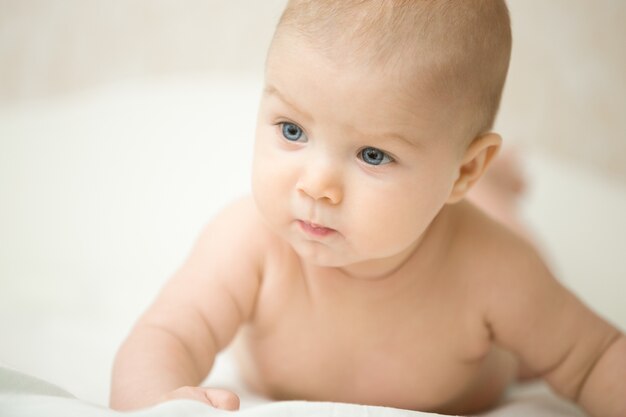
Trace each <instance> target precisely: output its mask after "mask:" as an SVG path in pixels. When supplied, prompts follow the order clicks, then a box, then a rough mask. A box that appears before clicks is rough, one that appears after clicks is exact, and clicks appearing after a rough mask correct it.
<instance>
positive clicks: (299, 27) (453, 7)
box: [275, 0, 511, 139]
mask: <svg viewBox="0 0 626 417" xmlns="http://www.w3.org/2000/svg"><path fill="white" fill-rule="evenodd" d="M285 30H287V31H289V32H290V33H296V34H298V35H300V36H303V37H304V38H305V39H306V40H307V41H310V43H311V45H313V46H315V47H317V48H319V49H320V50H322V51H323V52H325V53H327V54H333V53H336V54H337V53H339V54H342V56H343V57H344V59H345V56H346V55H350V57H349V59H354V60H360V61H361V62H365V63H368V64H375V65H378V66H381V65H382V66H390V65H396V66H397V65H406V64H407V63H408V64H409V67H410V68H411V69H410V70H411V71H416V70H417V71H418V74H419V79H420V80H421V81H425V82H419V84H420V85H421V89H422V90H423V91H425V92H427V93H430V94H431V96H430V97H434V98H435V99H438V100H439V101H440V102H442V103H443V104H444V105H445V106H447V108H448V110H449V112H448V113H449V114H450V115H453V117H455V120H454V121H451V123H457V124H460V125H462V126H461V127H460V129H459V130H460V131H459V134H461V135H463V136H465V137H466V138H468V139H470V137H471V139H473V138H475V137H476V136H478V135H480V134H482V133H485V132H487V131H489V130H491V129H492V127H493V123H494V120H495V117H496V114H497V112H498V108H499V105H500V99H501V95H502V90H503V88H504V82H505V80H506V74H507V71H508V66H509V60H510V54H511V27H510V19H509V14H508V9H507V7H506V4H505V3H504V0H289V2H288V4H287V7H286V8H285V11H284V12H283V14H282V17H281V19H280V21H279V24H278V26H277V30H276V34H275V37H277V36H280V35H281V34H282V33H283V32H284V31H285ZM346 41H347V43H346ZM337 45H347V46H349V48H350V52H349V54H346V53H345V50H344V51H342V52H337V51H336V49H337ZM333 51H334V52H333ZM432 94H434V96H433V95H432ZM457 117H458V119H457Z"/></svg>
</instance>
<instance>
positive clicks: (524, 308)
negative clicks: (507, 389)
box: [459, 205, 619, 398]
mask: <svg viewBox="0 0 626 417" xmlns="http://www.w3.org/2000/svg"><path fill="white" fill-rule="evenodd" d="M459 209H460V210H462V211H461V212H460V213H461V214H459V218H460V219H461V220H460V221H459V229H460V230H461V231H462V232H460V233H459V239H460V240H464V241H465V245H468V244H471V243H472V242H473V244H474V245H475V246H476V248H475V249H474V250H470V251H469V252H470V254H471V255H470V256H471V257H473V258H474V263H475V265H476V267H477V270H478V271H479V273H478V274H473V275H472V280H473V281H472V284H474V285H475V287H476V288H478V289H479V291H478V292H475V293H474V294H478V295H477V297H478V298H479V300H480V305H481V307H482V308H483V310H482V312H481V314H482V315H483V321H484V323H485V326H487V327H488V329H489V331H490V335H491V338H492V340H493V342H494V343H496V344H498V345H500V346H502V347H504V348H506V349H508V350H510V351H512V352H514V353H515V354H517V355H518V357H520V358H522V359H523V361H524V362H525V363H526V364H527V365H528V366H530V368H531V370H532V371H534V373H535V374H537V375H542V376H544V377H545V378H546V380H547V381H548V382H549V383H550V384H551V385H552V387H553V388H554V389H556V390H557V392H559V393H561V394H562V395H565V396H567V397H569V398H576V396H577V395H578V393H579V391H580V389H581V387H582V385H583V384H584V381H585V376H586V375H588V373H589V372H590V369H591V368H592V367H593V366H594V364H595V363H596V361H597V360H598V358H599V356H600V355H601V354H602V353H603V352H604V350H605V349H606V347H607V346H608V345H609V344H610V343H611V342H612V341H613V340H615V337H616V334H619V332H618V331H617V330H616V329H615V328H614V327H613V326H611V325H610V324H609V323H607V322H606V321H605V320H603V319H602V318H601V317H600V316H598V315H597V314H596V313H594V312H593V311H591V310H590V309H589V308H588V307H587V306H585V305H584V303H582V302H581V301H580V300H579V299H578V297H576V296H575V295H574V294H573V293H572V292H571V291H569V290H568V289H567V288H566V287H565V286H563V285H562V284H561V283H560V282H559V281H558V280H557V279H556V278H555V277H554V275H553V273H552V272H551V270H550V268H549V267H548V266H547V265H546V263H545V262H544V260H543V258H542V256H541V255H540V254H539V252H538V251H537V249H536V248H535V247H534V246H533V245H532V244H531V242H528V241H527V240H525V239H523V238H522V237H519V236H517V235H516V234H515V233H513V232H511V231H509V230H508V229H507V228H506V227H504V226H502V225H500V224H499V223H497V222H495V221H494V220H491V219H490V218H489V217H488V216H487V215H485V214H483V213H482V212H480V210H479V209H477V208H474V207H471V205H468V206H466V207H460V208H459ZM476 259H480V260H479V261H477V260H476Z"/></svg>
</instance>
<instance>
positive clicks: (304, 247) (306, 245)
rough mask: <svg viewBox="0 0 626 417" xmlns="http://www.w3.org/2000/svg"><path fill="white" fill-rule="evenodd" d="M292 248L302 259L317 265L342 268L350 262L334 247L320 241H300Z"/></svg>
mask: <svg viewBox="0 0 626 417" xmlns="http://www.w3.org/2000/svg"><path fill="white" fill-rule="evenodd" d="M292 248H293V250H294V251H295V252H296V253H297V254H298V256H299V257H300V258H302V260H304V261H306V262H307V263H309V264H312V265H315V266H319V267H327V268H340V267H344V266H347V265H349V264H350V262H348V261H346V259H342V258H341V257H340V256H338V254H337V252H335V251H333V249H331V248H329V247H326V246H324V245H322V244H320V243H318V242H298V243H296V244H292Z"/></svg>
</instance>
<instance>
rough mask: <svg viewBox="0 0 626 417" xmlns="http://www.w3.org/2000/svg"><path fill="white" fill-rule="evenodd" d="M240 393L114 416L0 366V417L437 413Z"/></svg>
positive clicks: (546, 406) (542, 412)
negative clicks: (217, 402)
mask: <svg viewBox="0 0 626 417" xmlns="http://www.w3.org/2000/svg"><path fill="white" fill-rule="evenodd" d="M237 392H239V393H240V394H241V393H242V392H243V394H242V408H241V410H240V411H237V412H228V411H221V410H216V409H213V408H211V407H209V406H206V405H204V404H201V403H198V402H195V401H187V400H178V401H171V402H168V403H164V404H160V405H158V406H155V407H152V408H148V409H145V410H140V411H134V412H130V413H120V412H116V411H113V410H110V409H108V408H106V407H104V406H101V405H97V404H94V403H90V402H88V401H84V400H81V399H79V398H76V397H74V396H73V395H72V394H70V393H69V392H67V391H65V390H64V389H62V388H60V387H58V386H56V385H54V384H51V383H48V382H46V381H43V380H40V379H37V378H34V377H32V376H29V375H26V374H24V373H21V372H18V371H16V370H13V369H10V368H6V367H0V416H2V417H41V416H47V417H71V416H80V417H113V416H121V415H124V416H128V417H165V416H177V417H200V416H226V415H228V416H232V417H270V416H271V417H281V416H289V417H295V416H301V417H313V416H329V417H330V416H337V417H339V416H340V417H344V416H345V417H434V416H437V415H439V414H433V413H422V412H415V411H407V410H399V409H394V408H386V407H372V406H363V405H354V404H341V403H331V402H306V401H275V402H272V401H265V400H259V399H258V397H256V398H255V397H254V396H253V395H251V394H250V395H248V394H246V393H245V390H237ZM582 415H583V414H581V413H580V412H579V411H578V410H577V409H576V408H575V407H573V406H572V405H571V404H568V403H566V402H564V401H562V400H560V399H558V398H556V397H555V396H553V395H552V394H550V393H548V392H546V391H545V390H543V389H542V388H540V387H539V388H538V387H537V386H534V387H532V388H531V389H530V390H528V389H525V390H521V391H520V390H518V391H517V392H515V393H513V394H512V395H510V397H509V398H508V399H507V400H506V401H505V402H504V403H503V404H502V405H501V406H500V407H499V408H497V409H495V410H493V411H490V412H489V413H486V414H484V416H486V417H528V416H533V417H575V416H582Z"/></svg>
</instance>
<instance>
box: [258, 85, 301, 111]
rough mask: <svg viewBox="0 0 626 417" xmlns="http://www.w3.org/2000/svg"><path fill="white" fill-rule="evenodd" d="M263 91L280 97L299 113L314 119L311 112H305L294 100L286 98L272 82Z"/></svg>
mask: <svg viewBox="0 0 626 417" xmlns="http://www.w3.org/2000/svg"><path fill="white" fill-rule="evenodd" d="M263 92H264V93H265V94H268V95H272V96H276V97H278V98H279V99H280V101H282V102H283V103H285V104H286V105H288V106H289V107H291V108H292V109H294V110H295V111H297V112H298V113H300V114H301V115H303V116H304V117H306V118H307V119H309V120H313V116H311V115H310V114H309V113H307V112H305V111H304V110H302V109H300V108H299V107H298V106H296V105H295V104H293V101H291V100H288V99H287V98H285V96H284V95H283V94H282V93H281V92H280V91H278V89H277V88H276V87H274V86H273V85H271V84H268V85H266V86H265V88H264V89H263Z"/></svg>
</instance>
